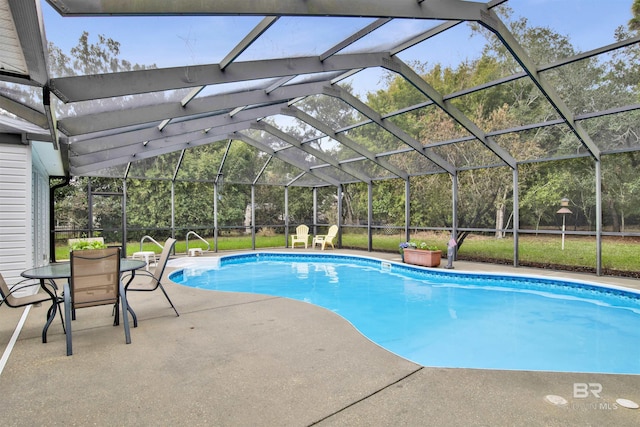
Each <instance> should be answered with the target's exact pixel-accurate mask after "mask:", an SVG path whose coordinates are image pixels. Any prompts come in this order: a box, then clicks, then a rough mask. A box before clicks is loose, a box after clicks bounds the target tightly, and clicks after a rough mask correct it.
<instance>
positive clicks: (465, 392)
mask: <svg viewBox="0 0 640 427" xmlns="http://www.w3.org/2000/svg"><path fill="white" fill-rule="evenodd" d="M301 250H303V249H296V251H301ZM336 252H341V253H356V254H361V255H366V256H373V257H381V258H387V259H398V258H399V257H398V256H397V255H394V254H379V253H367V252H354V251H336ZM455 267H456V270H459V271H465V270H468V271H479V270H482V271H500V272H515V273H520V274H524V273H531V272H532V273H533V274H543V275H554V276H565V277H574V278H579V279H582V280H589V281H593V282H605V283H612V284H617V285H622V286H630V287H635V288H638V287H639V286H638V285H639V282H638V281H637V280H628V279H619V278H598V277H594V276H590V275H575V274H566V273H557V272H553V271H546V270H545V271H539V270H529V269H524V268H518V269H513V268H509V267H504V266H496V265H489V264H474V263H466V262H456V264H455ZM164 283H166V288H167V292H168V293H169V294H170V296H171V298H172V300H173V302H174V303H175V304H176V307H177V308H178V310H179V311H180V317H176V316H175V313H174V312H173V310H172V309H171V307H170V306H169V304H168V303H167V301H166V300H165V299H164V296H163V295H162V293H161V292H152V293H143V292H136V293H131V294H130V298H129V299H130V303H131V305H132V306H133V307H134V308H135V310H136V313H137V315H138V319H139V322H140V323H139V326H138V328H135V329H133V328H132V329H131V336H132V344H130V345H125V342H124V332H123V329H122V326H120V327H113V326H112V324H111V320H112V318H111V308H110V307H98V308H90V309H82V310H79V311H78V320H76V321H75V322H74V325H73V326H74V329H73V344H74V354H73V356H71V357H67V356H66V355H65V337H64V334H63V331H62V326H61V323H60V321H59V320H58V319H56V321H55V322H54V324H53V325H52V327H51V328H50V330H49V340H48V341H49V342H48V343H47V344H42V343H41V341H40V333H41V329H42V326H43V322H44V317H45V314H46V309H47V307H46V306H40V307H32V308H31V311H30V313H29V315H28V317H27V319H26V322H25V324H24V327H23V329H22V331H21V333H20V335H19V337H18V339H17V342H16V343H15V346H14V347H13V350H12V352H11V354H10V356H9V358H8V360H7V363H6V366H5V367H4V370H3V371H2V373H1V374H0V390H2V402H3V408H4V410H3V414H2V421H1V424H2V425H6V426H25V425H33V426H36V425H37V426H42V425H123V426H124V425H153V426H156V425H189V426H205V425H206V426H310V425H318V426H520V425H521V426H538V425H540V426H569V425H581V426H585V425H587V426H588V425H593V426H603V425H607V426H613V425H615V426H637V425H640V410H633V409H626V408H624V407H622V406H620V405H618V404H617V403H616V399H618V398H625V399H629V400H632V401H635V402H639V403H640V376H635V375H605V374H577V373H550V372H525V371H497V370H473V369H441V368H430V367H423V366H419V365H416V364H414V363H412V362H409V361H406V360H404V359H402V358H400V357H398V356H396V355H394V354H392V353H390V352H388V351H386V350H384V349H382V348H380V347H378V346H377V345H376V344H374V343H372V342H371V341H369V340H368V339H366V338H365V337H363V336H362V335H361V334H360V333H359V332H358V331H357V330H355V329H354V328H353V326H351V324H349V323H348V322H347V321H345V320H344V319H343V318H341V317H339V316H338V315H336V314H334V313H332V312H330V311H328V310H325V309H323V308H319V307H316V306H313V305H311V304H307V303H303V302H297V301H292V300H288V299H285V298H278V297H272V296H262V295H251V294H237V293H226V292H214V291H204V290H198V289H192V288H187V287H183V286H180V285H176V284H173V283H171V282H169V281H165V282H164ZM21 315H22V310H21V309H9V308H2V309H1V310H0V316H1V319H2V321H1V322H0V346H1V347H0V348H1V350H2V351H4V349H5V347H6V346H7V343H9V342H10V340H11V336H12V334H13V331H14V329H15V326H16V324H17V323H18V322H19V319H20V317H21ZM632 351H636V352H638V349H637V348H634V349H632ZM574 383H599V384H601V385H602V392H601V393H600V397H599V398H596V397H594V396H590V397H588V398H579V397H578V398H576V397H574V396H573V393H574V390H573V388H574ZM547 395H559V396H562V397H564V398H565V399H566V400H567V401H568V402H569V403H568V404H567V405H565V406H554V405H552V404H550V403H548V402H547V401H545V396H547Z"/></svg>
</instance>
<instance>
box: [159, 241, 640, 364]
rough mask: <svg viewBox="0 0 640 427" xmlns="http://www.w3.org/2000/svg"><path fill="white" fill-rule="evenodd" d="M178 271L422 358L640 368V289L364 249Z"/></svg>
mask: <svg viewBox="0 0 640 427" xmlns="http://www.w3.org/2000/svg"><path fill="white" fill-rule="evenodd" d="M199 261H205V262H206V263H208V264H203V263H202V262H198V264H199V265H194V266H192V267H187V268H183V269H181V270H177V271H175V272H173V273H172V274H171V275H170V276H169V277H170V279H171V280H172V281H174V282H176V283H179V284H182V285H186V286H192V287H197V288H203V289H210V290H216V291H232V292H250V293H258V294H266V295H277V296H281V297H286V298H292V299H296V300H301V301H306V302H309V303H312V304H315V305H318V306H322V307H325V308H327V309H329V310H332V311H334V312H336V313H337V314H339V315H341V316H342V317H344V318H345V319H347V320H348V321H349V322H351V323H352V324H353V325H354V326H355V327H356V328H357V329H358V330H359V331H360V332H361V333H362V334H364V335H365V336H366V337H368V338H369V339H371V340H372V341H373V342H375V343H377V344H379V345H380V346H382V347H384V348H386V349H388V350H390V351H392V352H394V353H396V354H398V355H399V356H402V357H404V358H406V359H409V360H412V361H414V362H416V363H419V364H421V365H424V366H437V367H451V368H480V369H514V370H537V371H562V372H602V373H626V374H638V373H640V294H638V293H636V292H634V291H631V290H626V289H622V288H616V287H603V286H597V285H593V284H589V283H586V282H578V281H566V280H562V281H560V280H554V279H548V278H539V277H534V276H506V275H492V274H481V273H473V274H471V273H461V272H456V271H451V270H442V269H426V268H421V267H414V266H410V265H407V264H399V263H394V262H388V261H381V260H378V259H373V258H367V257H355V256H349V255H336V254H330V255H329V254H327V255H325V254H309V253H299V254H288V253H287V254H285V253H273V252H252V253H246V254H238V255H230V256H225V257H221V258H201V259H200V260H199Z"/></svg>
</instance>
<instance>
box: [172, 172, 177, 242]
mask: <svg viewBox="0 0 640 427" xmlns="http://www.w3.org/2000/svg"><path fill="white" fill-rule="evenodd" d="M171 237H173V238H175V237H176V182H175V181H174V180H171Z"/></svg>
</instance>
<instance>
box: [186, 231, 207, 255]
mask: <svg viewBox="0 0 640 427" xmlns="http://www.w3.org/2000/svg"><path fill="white" fill-rule="evenodd" d="M190 235H194V236H196V237H197V238H198V239H200V240H202V241H203V242H204V243H206V244H207V249H205V252H208V251H209V250H210V249H211V245H209V242H207V240H206V239H203V238H202V237H201V236H200V235H199V234H198V233H196V232H195V231H189V232H188V233H187V238H186V240H187V249H186V253H189V236H190Z"/></svg>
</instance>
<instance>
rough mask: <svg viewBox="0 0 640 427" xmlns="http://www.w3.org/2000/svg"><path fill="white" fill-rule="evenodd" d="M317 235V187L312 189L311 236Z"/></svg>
mask: <svg viewBox="0 0 640 427" xmlns="http://www.w3.org/2000/svg"><path fill="white" fill-rule="evenodd" d="M316 234H318V187H313V235H314V236H315V235H316Z"/></svg>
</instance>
